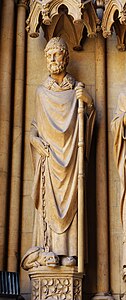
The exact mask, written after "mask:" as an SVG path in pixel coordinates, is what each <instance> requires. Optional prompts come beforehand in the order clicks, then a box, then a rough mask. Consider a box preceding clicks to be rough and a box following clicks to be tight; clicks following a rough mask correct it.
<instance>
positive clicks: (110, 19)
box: [102, 0, 123, 38]
mask: <svg viewBox="0 0 126 300" xmlns="http://www.w3.org/2000/svg"><path fill="white" fill-rule="evenodd" d="M122 9H123V7H122V3H121V2H120V1H119V0H110V1H108V2H107V4H106V6H105V11H104V14H103V19H102V30H103V37H105V38H107V37H108V36H109V35H111V34H112V25H114V22H115V19H117V18H119V17H120V16H121V11H122ZM114 18H115V19H114Z"/></svg>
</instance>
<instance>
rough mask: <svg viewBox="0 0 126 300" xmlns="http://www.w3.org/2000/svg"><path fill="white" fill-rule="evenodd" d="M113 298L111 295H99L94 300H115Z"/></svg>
mask: <svg viewBox="0 0 126 300" xmlns="http://www.w3.org/2000/svg"><path fill="white" fill-rule="evenodd" d="M113 299H114V298H113V296H111V295H110V294H109V293H108V294H107V293H97V294H96V295H95V296H94V297H93V298H92V300H113Z"/></svg>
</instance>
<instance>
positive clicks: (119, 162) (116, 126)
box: [111, 93, 126, 223]
mask: <svg viewBox="0 0 126 300" xmlns="http://www.w3.org/2000/svg"><path fill="white" fill-rule="evenodd" d="M124 114H126V95H125V94H124V93H121V94H120V95H119V98H118V105H117V110H116V113H115V116H114V119H113V120H112V122H111V129H112V132H113V135H114V158H115V162H116V166H117V169H118V172H119V176H120V180H121V220H122V223H123V219H124V200H125V201H126V177H125V176H126V174H125V166H126V161H125V160H126V131H125V127H124V123H123V118H124Z"/></svg>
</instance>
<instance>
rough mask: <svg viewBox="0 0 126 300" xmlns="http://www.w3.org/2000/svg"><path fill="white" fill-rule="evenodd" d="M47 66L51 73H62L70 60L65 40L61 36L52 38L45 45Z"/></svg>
mask: <svg viewBox="0 0 126 300" xmlns="http://www.w3.org/2000/svg"><path fill="white" fill-rule="evenodd" d="M45 56H46V59H47V68H48V70H49V72H50V74H60V73H61V72H63V71H64V70H66V67H67V65H68V62H69V52H68V47H67V44H66V43H65V41H64V40H63V39H62V38H60V37H54V38H52V39H51V40H50V41H49V42H48V43H47V45H46V47H45Z"/></svg>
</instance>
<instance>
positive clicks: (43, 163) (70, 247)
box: [31, 74, 95, 256]
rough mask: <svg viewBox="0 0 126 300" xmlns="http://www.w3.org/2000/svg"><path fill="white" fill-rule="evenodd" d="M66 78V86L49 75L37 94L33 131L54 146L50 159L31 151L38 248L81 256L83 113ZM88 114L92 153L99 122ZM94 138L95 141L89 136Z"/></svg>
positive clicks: (50, 146) (51, 146)
mask: <svg viewBox="0 0 126 300" xmlns="http://www.w3.org/2000/svg"><path fill="white" fill-rule="evenodd" d="M76 84H77V82H76V81H75V80H74V79H73V78H72V77H71V76H70V75H69V74H67V75H66V76H65V77H64V79H63V82H62V84H61V85H58V84H57V83H56V82H55V81H54V80H53V79H52V78H51V77H49V78H48V79H47V80H46V82H45V83H44V84H43V85H40V86H39V87H38V88H37V91H36V112H35V119H34V121H33V122H32V127H31V136H32V130H33V129H36V131H37V136H38V137H40V138H41V140H42V141H43V143H44V144H46V143H47V144H48V145H49V157H45V156H44V155H43V156H40V155H39V154H38V153H37V151H36V150H37V149H35V148H34V147H32V153H33V161H34V167H35V176H34V184H33V193H32V197H33V199H34V201H35V207H36V216H35V224H34V234H33V245H39V246H40V245H41V246H43V247H45V248H47V249H48V250H49V251H53V252H55V253H56V254H58V255H67V256H77V207H78V205H77V188H78V187H77V182H78V114H77V103H78V101H77V99H76V92H75V89H74V88H75V86H76ZM94 115H95V114H94V109H91V111H90V112H87V134H86V136H85V139H86V140H87V142H88V147H87V148H86V150H87V152H86V153H87V155H88V152H89V147H90V142H91V135H92V129H93V122H94ZM89 136H90V138H89Z"/></svg>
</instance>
